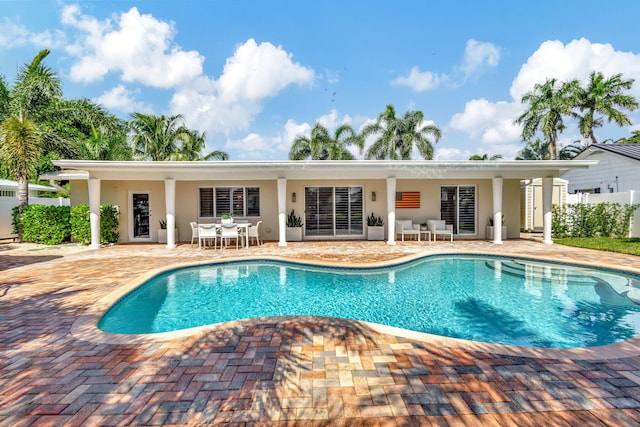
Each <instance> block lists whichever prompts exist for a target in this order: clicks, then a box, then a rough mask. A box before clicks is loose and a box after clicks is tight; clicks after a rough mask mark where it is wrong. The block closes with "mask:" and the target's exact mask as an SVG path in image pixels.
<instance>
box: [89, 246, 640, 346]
mask: <svg viewBox="0 0 640 427" xmlns="http://www.w3.org/2000/svg"><path fill="white" fill-rule="evenodd" d="M636 287H640V279H639V278H638V276H635V275H631V274H624V273H617V272H616V273H614V272H611V271H605V270H598V269H588V268H584V267H577V266H569V265H562V264H552V263H541V262H539V261H535V262H534V261H529V260H524V259H516V258H502V257H485V256H460V255H458V256H432V257H428V258H423V259H420V260H416V261H412V262H408V263H405V264H401V265H398V266H395V267H384V268H367V269H364V268H336V267H332V268H324V267H311V266H306V265H301V264H294V263H285V262H276V261H238V262H227V263H221V264H215V265H207V266H198V267H188V268H182V269H178V270H174V271H170V272H167V273H163V274H161V275H158V276H156V277H155V278H153V279H151V280H150V281H148V282H147V283H145V284H144V285H142V286H140V287H139V288H137V289H136V290H134V291H133V292H131V293H130V294H128V295H127V296H125V297H124V298H122V299H121V300H120V301H119V302H118V303H117V304H115V305H114V306H113V307H112V308H111V309H110V310H109V311H108V312H107V313H106V314H105V315H104V316H103V317H102V319H101V320H100V322H99V324H98V327H99V328H100V329H101V330H103V331H105V332H111V333H117V334H149V333H159V332H167V331H175V330H181V329H187V328H192V327H197V326H204V325H209V324H215V323H220V322H227V321H232V320H238V319H246V318H256V317H264V316H328V317H341V318H347V319H354V320H363V321H368V322H374V323H379V324H383V325H388V326H394V327H399V328H404V329H408V330H412V331H419V332H426V333H431V334H436V335H442V336H446V337H453V338H463V339H468V340H474V341H483V342H491V343H496V344H511V345H518V346H533V347H559V348H573V347H591V346H599V345H607V344H612V343H615V342H620V341H624V340H627V339H629V338H631V337H633V336H635V335H638V334H639V331H640V305H637V304H635V303H634V302H632V301H631V300H630V299H629V298H627V297H626V294H627V293H628V292H629V291H630V290H632V289H635V288H636Z"/></svg>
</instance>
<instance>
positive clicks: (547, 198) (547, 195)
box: [542, 176, 553, 245]
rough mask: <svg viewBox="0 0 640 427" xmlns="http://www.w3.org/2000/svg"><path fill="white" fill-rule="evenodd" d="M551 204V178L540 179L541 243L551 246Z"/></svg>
mask: <svg viewBox="0 0 640 427" xmlns="http://www.w3.org/2000/svg"><path fill="white" fill-rule="evenodd" d="M552 203H553V178H552V177H548V176H547V177H544V178H542V213H543V215H544V216H543V217H542V243H546V244H547V245H551V244H553V240H552V239H551V219H552V216H551V205H552Z"/></svg>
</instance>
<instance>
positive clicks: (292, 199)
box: [291, 191, 296, 203]
mask: <svg viewBox="0 0 640 427" xmlns="http://www.w3.org/2000/svg"><path fill="white" fill-rule="evenodd" d="M291 201H292V202H293V203H295V202H296V192H295V191H294V192H293V193H291Z"/></svg>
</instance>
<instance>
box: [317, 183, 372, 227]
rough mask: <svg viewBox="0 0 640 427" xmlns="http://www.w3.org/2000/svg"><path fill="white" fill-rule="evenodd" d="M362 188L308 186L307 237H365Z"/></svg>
mask: <svg viewBox="0 0 640 427" xmlns="http://www.w3.org/2000/svg"><path fill="white" fill-rule="evenodd" d="M363 194H364V193H363V188H362V187H359V186H355V187H305V191H304V209H305V221H304V228H305V237H344V236H357V237H361V236H363V235H364V223H363V218H364V216H363V209H364V206H363Z"/></svg>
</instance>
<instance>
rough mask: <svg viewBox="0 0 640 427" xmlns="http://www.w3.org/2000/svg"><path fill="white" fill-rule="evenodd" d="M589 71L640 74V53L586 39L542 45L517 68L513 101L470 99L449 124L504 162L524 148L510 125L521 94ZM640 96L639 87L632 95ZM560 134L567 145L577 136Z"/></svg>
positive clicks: (583, 77)
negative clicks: (550, 80)
mask: <svg viewBox="0 0 640 427" xmlns="http://www.w3.org/2000/svg"><path fill="white" fill-rule="evenodd" d="M592 71H601V72H602V73H603V74H604V75H605V76H611V75H613V74H617V73H622V74H623V75H624V76H625V77H626V78H629V76H637V75H639V74H640V55H636V54H633V53H628V52H620V51H616V50H615V49H614V48H613V46H611V45H610V44H599V43H591V42H590V41H589V40H586V39H580V40H573V41H571V42H570V43H568V44H566V45H564V44H563V43H561V42H559V41H546V42H544V43H542V44H541V45H540V47H539V48H538V49H537V50H536V51H535V52H534V53H533V54H532V55H531V56H530V57H529V59H528V60H527V62H526V63H525V64H524V65H523V66H522V67H521V68H520V71H519V73H518V75H517V76H516V77H515V79H514V80H513V83H512V85H511V88H510V95H511V99H510V100H507V101H498V102H491V101H488V100H486V99H474V100H471V101H468V102H467V103H466V105H465V109H464V111H463V112H462V113H458V114H455V115H454V116H453V117H452V118H451V121H450V123H449V125H450V126H451V127H452V128H453V129H456V130H460V131H462V132H464V133H466V134H467V135H469V137H471V139H473V140H477V141H479V142H480V143H482V144H484V146H486V147H487V148H488V149H490V150H493V151H494V152H496V153H500V154H502V155H503V156H504V157H505V158H509V157H512V154H511V153H513V155H515V153H517V152H518V151H519V150H520V149H522V147H523V145H522V142H521V141H520V133H521V128H520V127H519V126H516V125H514V123H513V122H514V121H515V120H516V118H517V117H518V116H519V115H520V114H522V112H523V111H524V109H525V108H526V105H523V104H522V103H521V99H522V96H523V95H524V94H525V93H527V92H529V91H531V90H532V89H533V87H534V85H535V84H536V83H544V82H545V80H547V79H549V78H556V79H557V80H559V81H561V82H562V81H567V80H572V79H578V80H580V81H581V82H583V84H584V82H586V81H587V79H588V77H589V74H590V73H591V72H592ZM630 93H631V94H632V95H634V96H635V97H636V98H638V97H640V86H638V85H637V84H636V85H635V86H634V88H633V90H632V91H630ZM568 126H569V127H568V129H567V130H566V131H565V132H564V134H563V135H561V138H563V140H566V141H567V143H570V142H571V141H573V140H575V139H577V138H578V136H577V132H576V131H575V130H573V129H571V128H570V126H571V125H570V124H569V125H568Z"/></svg>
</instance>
